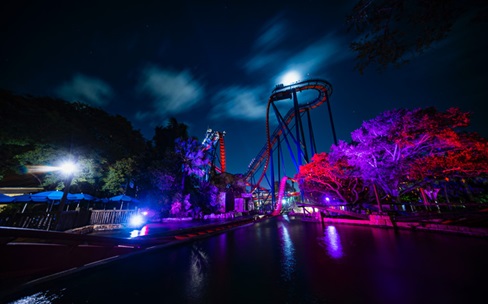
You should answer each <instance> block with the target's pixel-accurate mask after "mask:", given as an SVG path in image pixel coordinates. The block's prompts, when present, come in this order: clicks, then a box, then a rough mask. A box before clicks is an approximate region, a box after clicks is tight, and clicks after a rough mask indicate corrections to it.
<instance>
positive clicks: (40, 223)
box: [0, 210, 138, 231]
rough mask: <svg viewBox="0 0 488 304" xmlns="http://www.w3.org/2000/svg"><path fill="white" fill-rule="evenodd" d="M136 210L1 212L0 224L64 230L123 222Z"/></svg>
mask: <svg viewBox="0 0 488 304" xmlns="http://www.w3.org/2000/svg"><path fill="white" fill-rule="evenodd" d="M137 212H138V211H137V210H79V211H74V210H73V211H65V212H63V213H61V216H60V218H59V221H56V216H57V214H56V213H55V212H45V213H15V214H1V213H0V226H6V227H17V228H29V229H40V230H56V231H66V230H68V229H73V228H78V227H83V226H87V225H105V224H125V223H128V221H129V219H130V217H131V216H132V215H133V214H135V213H137Z"/></svg>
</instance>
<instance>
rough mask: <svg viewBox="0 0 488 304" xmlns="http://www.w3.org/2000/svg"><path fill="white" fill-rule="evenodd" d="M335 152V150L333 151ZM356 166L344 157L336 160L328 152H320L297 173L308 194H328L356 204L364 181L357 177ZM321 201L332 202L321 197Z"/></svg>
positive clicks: (330, 197)
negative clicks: (351, 164)
mask: <svg viewBox="0 0 488 304" xmlns="http://www.w3.org/2000/svg"><path fill="white" fill-rule="evenodd" d="M332 153H334V152H332ZM354 170H355V169H354V168H353V167H352V166H350V165H349V164H348V163H347V159H345V158H344V157H337V159H336V160H334V159H333V157H330V155H329V154H327V153H318V154H315V155H314V156H313V157H312V161H311V162H310V163H308V164H306V165H303V166H301V167H300V170H299V172H298V173H297V174H296V175H295V177H294V178H295V179H296V180H298V182H299V185H300V189H301V190H302V191H303V192H305V193H307V194H312V195H313V194H316V193H317V194H319V195H320V196H321V198H322V197H323V196H327V197H328V198H329V199H331V201H330V202H332V201H339V202H341V203H342V204H351V205H353V204H356V203H357V202H358V201H359V198H360V195H361V192H362V183H361V181H360V179H359V178H357V177H355V173H354ZM321 203H324V204H330V203H329V201H324V200H322V199H321Z"/></svg>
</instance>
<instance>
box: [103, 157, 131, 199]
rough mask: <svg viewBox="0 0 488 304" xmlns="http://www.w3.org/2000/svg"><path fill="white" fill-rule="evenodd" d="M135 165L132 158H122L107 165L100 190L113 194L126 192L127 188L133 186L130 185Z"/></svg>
mask: <svg viewBox="0 0 488 304" xmlns="http://www.w3.org/2000/svg"><path fill="white" fill-rule="evenodd" d="M135 165H136V163H135V161H134V159H132V158H124V159H121V160H118V161H116V162H115V164H113V165H111V166H109V169H108V173H107V175H106V176H105V178H104V179H103V181H104V185H103V187H102V190H104V191H107V192H109V193H110V194H113V195H115V194H121V193H122V194H127V189H128V188H134V187H133V186H130V185H131V183H132V184H133V178H134V172H135Z"/></svg>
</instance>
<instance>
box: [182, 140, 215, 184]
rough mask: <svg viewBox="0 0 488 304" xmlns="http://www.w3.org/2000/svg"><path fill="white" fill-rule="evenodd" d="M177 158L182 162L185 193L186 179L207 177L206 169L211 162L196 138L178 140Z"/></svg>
mask: <svg viewBox="0 0 488 304" xmlns="http://www.w3.org/2000/svg"><path fill="white" fill-rule="evenodd" d="M175 153H176V156H177V157H178V158H179V161H180V162H181V170H182V172H183V176H182V183H181V190H182V191H185V178H186V177H187V176H188V177H190V176H195V177H198V178H202V177H203V176H204V175H205V171H204V169H203V168H204V167H206V166H208V163H209V160H208V159H207V158H206V157H205V153H204V152H203V150H202V149H201V147H200V143H199V142H198V141H197V140H196V139H195V138H188V139H186V140H185V139H183V138H177V139H176V146H175Z"/></svg>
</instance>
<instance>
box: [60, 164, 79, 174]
mask: <svg viewBox="0 0 488 304" xmlns="http://www.w3.org/2000/svg"><path fill="white" fill-rule="evenodd" d="M59 169H60V170H61V172H63V173H64V174H66V175H70V174H73V173H75V172H76V170H77V169H78V168H77V167H76V165H75V164H74V163H72V162H66V163H63V164H62V165H61V166H60V167H59Z"/></svg>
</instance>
